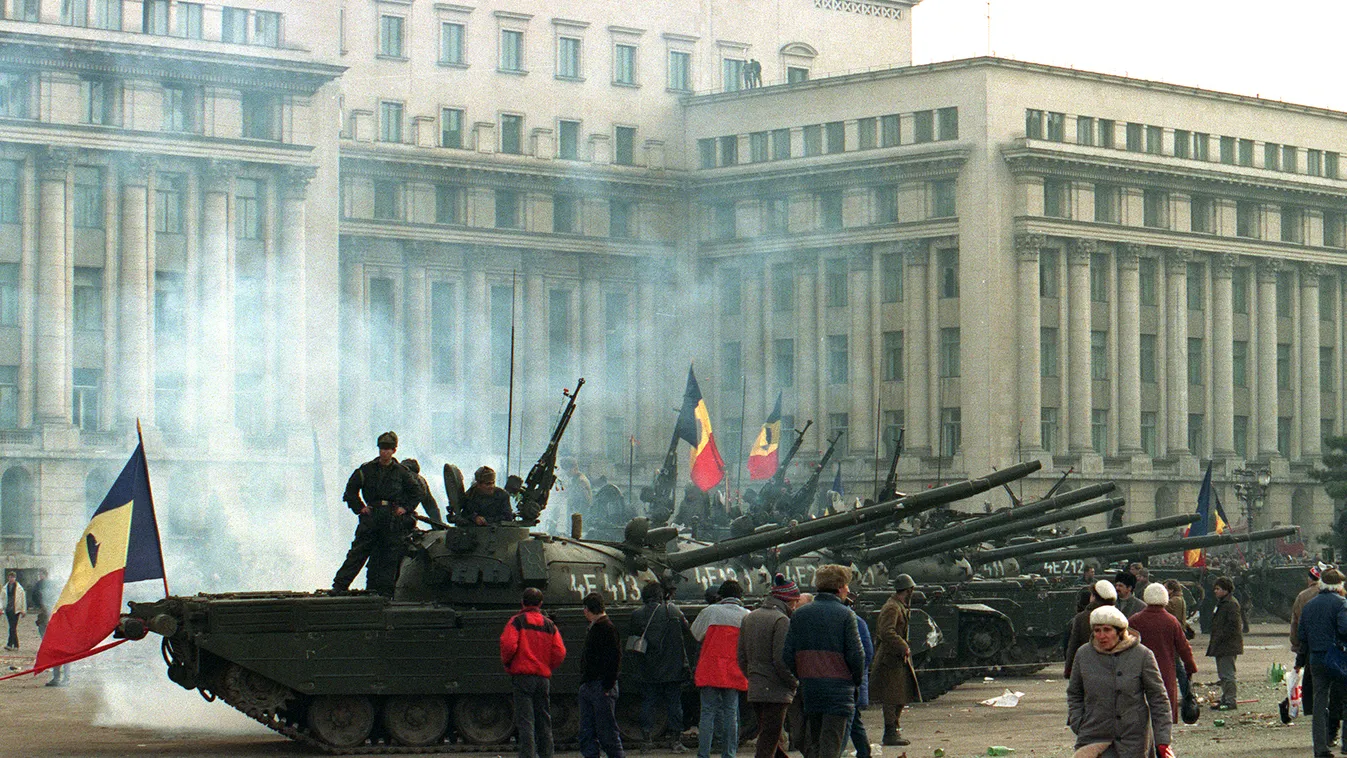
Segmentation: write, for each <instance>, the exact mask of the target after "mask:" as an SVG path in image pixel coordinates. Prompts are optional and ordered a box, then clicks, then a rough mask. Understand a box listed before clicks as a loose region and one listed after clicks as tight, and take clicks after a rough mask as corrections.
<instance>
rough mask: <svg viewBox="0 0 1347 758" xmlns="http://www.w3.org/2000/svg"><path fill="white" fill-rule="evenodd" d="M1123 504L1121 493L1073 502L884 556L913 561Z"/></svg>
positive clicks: (1104, 510)
mask: <svg viewBox="0 0 1347 758" xmlns="http://www.w3.org/2000/svg"><path fill="white" fill-rule="evenodd" d="M1126 504H1127V500H1126V499H1125V498H1121V497H1112V498H1108V499H1106V500H1100V501H1098V502H1094V503H1081V504H1080V505H1073V506H1071V507H1070V508H1063V509H1061V510H1055V511H1049V512H1048V513H1043V514H1040V515H1038V516H1035V517H1034V518H1031V519H1029V520H1028V521H1017V522H1015V523H1013V524H1006V525H1004V526H1000V527H997V528H995V529H988V530H986V531H982V532H978V533H977V534H976V535H973V536H971V537H964V538H960V539H956V540H950V541H948V542H937V543H935V544H932V545H927V546H926V547H924V548H922V549H920V550H912V551H904V550H897V551H896V552H891V553H888V554H887V555H886V556H885V557H894V558H896V559H897V560H898V561H915V560H919V559H921V558H927V557H930V556H932V555H937V554H939V553H943V552H946V551H949V550H958V549H960V548H963V547H967V546H969V545H972V544H975V543H978V542H983V541H985V540H994V539H999V538H1001V537H1005V536H1007V535H1011V534H1019V533H1021V532H1024V531H1025V530H1027V529H1036V528H1038V527H1040V526H1046V525H1048V524H1055V523H1057V522H1059V521H1070V520H1072V519H1078V518H1085V517H1087V516H1094V515H1096V514H1099V513H1107V512H1109V511H1114V510H1117V509H1119V508H1121V507H1123V506H1124V505H1126Z"/></svg>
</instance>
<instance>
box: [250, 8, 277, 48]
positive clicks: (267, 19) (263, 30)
mask: <svg viewBox="0 0 1347 758" xmlns="http://www.w3.org/2000/svg"><path fill="white" fill-rule="evenodd" d="M253 44H254V45H261V46H263V47H280V46H281V14H279V13H273V12H271V11H256V12H254V13H253Z"/></svg>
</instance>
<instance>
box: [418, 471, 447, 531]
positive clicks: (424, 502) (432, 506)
mask: <svg viewBox="0 0 1347 758" xmlns="http://www.w3.org/2000/svg"><path fill="white" fill-rule="evenodd" d="M412 476H413V477H415V478H416V485H417V487H416V490H417V494H416V496H415V497H414V498H412V501H413V503H412V504H413V505H420V506H421V510H423V511H425V514H426V515H427V516H429V517H431V518H433V519H435V520H436V521H442V520H443V519H441V518H440V504H439V503H437V502H435V496H434V495H432V494H430V483H429V482H427V481H426V478H425V477H424V476H421V475H420V474H412Z"/></svg>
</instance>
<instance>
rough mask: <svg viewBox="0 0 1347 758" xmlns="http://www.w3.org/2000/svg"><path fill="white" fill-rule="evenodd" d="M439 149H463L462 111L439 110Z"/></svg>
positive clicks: (451, 109)
mask: <svg viewBox="0 0 1347 758" xmlns="http://www.w3.org/2000/svg"><path fill="white" fill-rule="evenodd" d="M440 147H453V148H462V147H463V111H462V110H461V109H459V108H441V109H440Z"/></svg>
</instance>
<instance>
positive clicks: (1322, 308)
mask: <svg viewBox="0 0 1347 758" xmlns="http://www.w3.org/2000/svg"><path fill="white" fill-rule="evenodd" d="M1337 289H1338V281H1337V279H1335V278H1333V277H1331V276H1325V277H1321V278H1320V279H1319V320H1320V321H1330V322H1331V321H1333V320H1334V319H1333V301H1334V300H1335V299H1336V298H1335V297H1334V294H1335V293H1336V292H1337Z"/></svg>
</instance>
